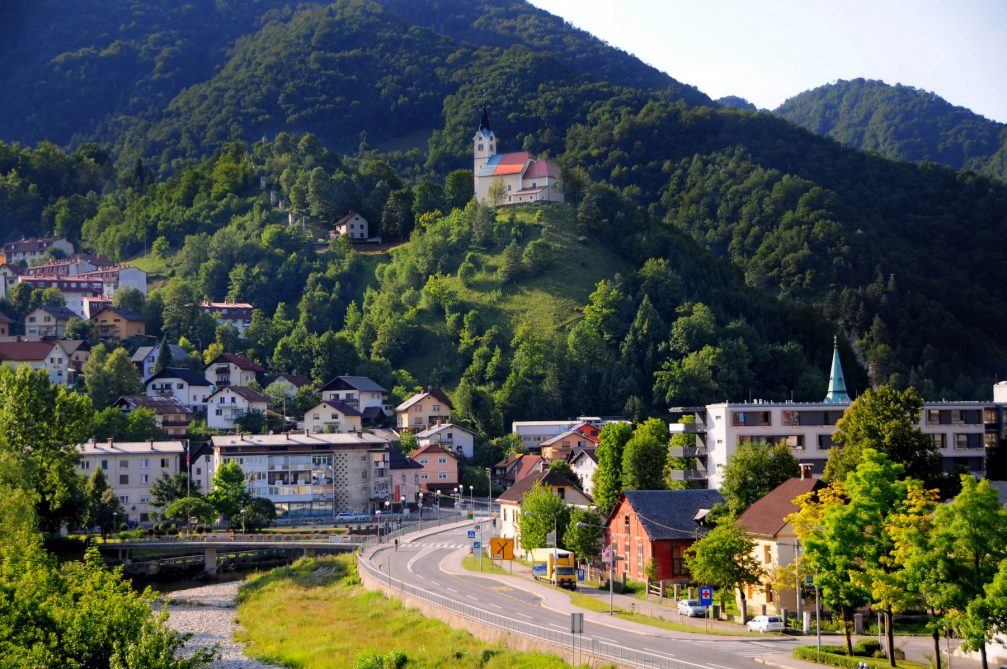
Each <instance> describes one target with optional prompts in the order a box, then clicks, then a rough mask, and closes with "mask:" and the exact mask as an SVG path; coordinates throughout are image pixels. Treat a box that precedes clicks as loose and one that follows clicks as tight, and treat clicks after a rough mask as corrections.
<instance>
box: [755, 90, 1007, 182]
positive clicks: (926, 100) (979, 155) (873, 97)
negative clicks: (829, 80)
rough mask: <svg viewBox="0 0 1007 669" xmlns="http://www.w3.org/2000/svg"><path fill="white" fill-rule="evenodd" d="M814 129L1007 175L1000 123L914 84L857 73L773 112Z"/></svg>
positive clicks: (893, 154)
mask: <svg viewBox="0 0 1007 669" xmlns="http://www.w3.org/2000/svg"><path fill="white" fill-rule="evenodd" d="M774 113H775V114H777V115H778V116H780V117H782V118H785V119H787V120H788V121H791V122H792V123H796V124H798V125H800V126H802V127H804V128H807V129H808V130H811V131H812V132H815V133H818V134H820V135H827V136H829V137H832V138H833V139H836V140H838V141H840V142H842V143H843V144H846V145H848V146H852V147H855V148H858V149H862V150H865V151H875V152H877V153H879V154H881V155H883V156H886V157H888V158H892V159H893V160H909V161H913V162H919V161H924V160H929V161H933V162H936V163H941V164H944V165H948V166H949V167H953V168H955V169H963V168H964V169H973V170H976V171H978V172H982V173H985V174H988V175H990V176H993V177H996V178H999V179H1001V180H1004V179H1007V172H1005V171H1004V170H1003V165H1002V159H1001V162H1000V163H999V164H998V163H996V162H995V161H993V160H992V156H993V155H994V154H996V153H997V152H998V151H999V152H1000V153H1001V154H1002V153H1003V152H1004V151H1005V149H1004V146H1005V143H1007V133H1005V132H1004V131H1005V129H1007V126H1005V125H1004V124H1002V123H997V122H995V121H991V120H989V119H987V118H984V117H982V116H980V115H978V114H976V113H974V112H972V111H970V110H968V109H965V108H964V107H956V106H954V105H952V104H951V103H949V102H948V101H946V100H944V99H943V98H941V97H939V96H937V95H935V94H934V93H929V92H927V91H923V90H920V89H918V88H912V87H910V86H903V85H901V84H898V85H895V86H892V85H889V84H886V83H884V82H883V81H872V80H867V79H854V80H852V81H842V80H840V81H837V82H836V83H834V84H828V85H825V86H820V87H818V88H815V89H813V90H810V91H805V92H804V93H801V94H800V95H796V96H794V97H792V98H790V99H789V100H787V101H786V102H784V103H783V104H782V105H780V106H779V107H778V108H777V109H776V110H775V112H774Z"/></svg>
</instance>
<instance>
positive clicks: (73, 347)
mask: <svg viewBox="0 0 1007 669" xmlns="http://www.w3.org/2000/svg"><path fill="white" fill-rule="evenodd" d="M59 343H60V346H62V347H63V350H64V351H66V352H67V355H73V354H74V353H76V352H77V351H90V350H91V345H90V344H88V343H87V341H85V340H84V339H60V340H59Z"/></svg>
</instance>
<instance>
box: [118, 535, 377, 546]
mask: <svg viewBox="0 0 1007 669" xmlns="http://www.w3.org/2000/svg"><path fill="white" fill-rule="evenodd" d="M305 542H310V543H315V544H317V543H334V544H353V545H363V544H364V542H363V541H361V540H360V539H359V538H358V537H353V536H351V535H345V534H234V535H232V534H213V533H208V534H190V535H181V534H175V535H172V534H166V535H164V536H156V535H155V536H149V537H138V538H129V539H123V540H121V541H116V542H108V543H102V544H99V548H100V547H106V546H107V547H108V548H128V547H129V546H131V545H136V544H185V545H190V544H192V545H195V544H282V543H290V544H297V543H305Z"/></svg>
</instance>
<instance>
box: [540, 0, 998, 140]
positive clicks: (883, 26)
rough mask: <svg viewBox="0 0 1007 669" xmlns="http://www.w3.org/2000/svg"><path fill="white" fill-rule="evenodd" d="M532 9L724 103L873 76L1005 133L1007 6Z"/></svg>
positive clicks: (686, 2) (987, 2) (964, 1)
mask: <svg viewBox="0 0 1007 669" xmlns="http://www.w3.org/2000/svg"><path fill="white" fill-rule="evenodd" d="M530 1H531V2H532V4H534V5H536V6H538V7H541V8H542V9H545V10H546V11H548V12H550V13H552V14H556V15H558V16H561V17H563V18H564V19H566V20H567V21H568V22H570V23H572V24H573V25H575V26H577V27H578V28H582V29H584V30H586V31H588V32H590V33H592V34H594V35H596V36H597V37H599V38H601V39H603V40H605V41H606V42H608V43H609V44H611V45H613V46H616V47H618V48H620V49H623V50H625V51H628V52H630V53H632V54H634V55H636V56H637V57H638V58H640V59H641V60H643V61H644V62H646V63H649V64H650V65H653V66H654V67H656V68H658V69H660V70H663V71H665V72H667V73H668V74H670V75H671V76H672V77H674V78H675V79H678V80H679V81H682V82H685V83H688V84H692V85H694V86H696V87H698V88H699V89H700V90H701V91H703V92H704V93H706V94H707V95H709V96H710V97H712V98H714V99H716V98H719V97H723V96H725V95H740V96H741V97H743V98H746V99H747V100H749V101H751V102H753V103H754V104H755V105H756V106H758V107H760V108H769V109H773V108H775V107H777V106H778V105H779V104H780V103H782V102H783V101H784V100H786V99H787V98H789V97H792V96H794V95H796V94H798V93H800V92H802V91H805V90H807V89H809V88H815V87H816V86H821V85H822V84H826V83H829V82H832V81H835V80H836V79H854V78H857V77H864V78H866V79H881V80H882V81H885V82H887V83H890V84H894V83H900V84H905V85H907V86H915V87H917V88H922V89H926V90H929V91H933V92H935V93H937V94H938V95H940V96H941V97H943V98H944V99H946V100H948V101H949V102H951V103H952V104H955V105H961V106H963V107H968V108H969V109H972V110H973V111H975V112H977V113H979V114H982V115H983V116H986V117H988V118H992V119H995V120H997V121H1001V122H1007V0H917V1H914V2H910V1H909V0H873V1H872V0H530Z"/></svg>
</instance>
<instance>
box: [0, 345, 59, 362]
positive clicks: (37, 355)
mask: <svg viewBox="0 0 1007 669" xmlns="http://www.w3.org/2000/svg"><path fill="white" fill-rule="evenodd" d="M53 348H54V346H53V344H50V343H49V342H44V341H5V342H0V361H3V360H9V361H11V362H27V361H35V360H45V359H46V358H47V357H49V354H50V353H52V349H53Z"/></svg>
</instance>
